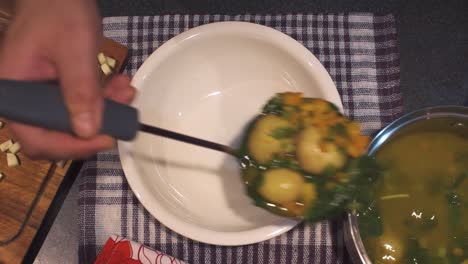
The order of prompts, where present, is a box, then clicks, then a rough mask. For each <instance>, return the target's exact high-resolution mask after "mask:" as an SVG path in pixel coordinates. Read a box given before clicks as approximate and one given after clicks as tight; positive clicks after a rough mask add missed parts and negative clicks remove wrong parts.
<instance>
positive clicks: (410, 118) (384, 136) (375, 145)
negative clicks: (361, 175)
mask: <svg viewBox="0 0 468 264" xmlns="http://www.w3.org/2000/svg"><path fill="white" fill-rule="evenodd" d="M443 117H461V118H463V119H467V120H468V107H467V106H459V105H438V106H430V107H425V108H421V109H417V110H414V111H412V112H409V113H406V114H404V115H402V116H400V117H399V118H397V119H395V120H394V121H392V122H390V123H389V124H388V125H386V126H385V127H384V128H383V129H381V130H380V131H379V132H378V133H377V134H376V135H375V137H374V138H373V139H372V141H371V142H370V143H369V147H368V154H369V155H373V154H374V153H375V152H376V151H377V150H378V149H379V147H380V146H382V145H383V144H384V143H385V142H387V141H388V140H389V139H390V138H392V136H393V135H394V134H395V133H396V132H397V131H399V130H400V129H401V128H403V127H406V126H407V125H409V124H412V123H414V122H417V121H421V120H428V119H433V118H443ZM343 226H344V227H343V229H344V240H345V245H346V248H347V250H348V252H349V254H350V256H351V260H352V261H353V263H356V264H358V263H359V264H361V263H362V264H371V263H372V261H371V260H370V258H369V256H368V255H367V252H366V249H365V247H364V243H363V241H362V238H361V234H360V232H359V227H358V220H357V216H356V215H355V214H353V213H346V215H345V217H344V223H343Z"/></svg>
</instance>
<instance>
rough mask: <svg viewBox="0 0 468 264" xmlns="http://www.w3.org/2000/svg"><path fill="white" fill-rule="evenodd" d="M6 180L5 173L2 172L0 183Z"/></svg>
mask: <svg viewBox="0 0 468 264" xmlns="http://www.w3.org/2000/svg"><path fill="white" fill-rule="evenodd" d="M3 179H5V174H3V172H0V182H1V181H2V180H3Z"/></svg>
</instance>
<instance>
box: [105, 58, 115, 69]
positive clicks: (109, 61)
mask: <svg viewBox="0 0 468 264" xmlns="http://www.w3.org/2000/svg"><path fill="white" fill-rule="evenodd" d="M106 63H107V65H109V66H110V67H111V68H115V65H116V64H117V61H116V60H115V59H114V58H111V57H107V56H106Z"/></svg>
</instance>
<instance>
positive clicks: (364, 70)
mask: <svg viewBox="0 0 468 264" xmlns="http://www.w3.org/2000/svg"><path fill="white" fill-rule="evenodd" d="M216 21H248V22H253V23H258V24H262V25H266V26H269V27H272V28H275V29H277V30H280V31H282V32H284V33H286V34H288V35H290V36H291V37H293V38H294V39H296V40H298V41H299V42H300V43H302V44H303V45H304V46H305V47H306V48H308V49H309V50H310V51H311V52H312V53H313V54H314V55H315V56H316V57H317V58H318V59H319V60H320V61H321V62H322V64H323V65H324V66H325V68H326V69H327V70H328V72H329V73H330V75H331V77H332V79H333V80H334V82H335V84H336V86H337V88H338V91H339V93H340V95H341V99H342V102H343V105H344V109H345V114H346V115H348V116H349V117H351V118H352V119H354V120H357V121H359V122H361V123H362V125H363V128H364V131H365V132H366V133H367V134H373V133H374V132H375V131H377V130H379V129H380V128H382V127H383V126H384V125H386V124H387V123H389V122H390V121H392V120H393V119H395V118H396V117H398V116H399V115H400V114H401V112H402V100H401V94H400V90H399V57H398V50H397V35H396V29H395V20H394V17H393V16H392V15H374V14H370V13H358V14H329V15H320V14H317V15H315V14H294V15H238V16H225V15H204V16H201V15H167V16H145V17H110V18H105V19H104V21H103V28H104V34H105V35H106V36H107V37H110V38H112V39H114V40H116V41H118V42H120V43H122V44H124V45H126V46H127V47H129V48H130V58H129V62H128V65H127V69H126V71H127V73H129V74H130V75H133V74H134V73H135V72H136V70H137V69H138V67H139V66H140V65H141V64H142V63H143V61H144V60H145V59H146V58H147V57H148V56H149V55H150V54H151V53H152V52H153V51H154V50H155V49H156V48H158V47H159V46H160V45H161V44H163V43H164V42H165V41H167V40H169V39H170V38H172V37H173V36H175V35H177V34H179V33H181V32H183V31H185V30H188V29H190V28H192V27H195V26H198V25H202V24H206V23H212V22H216ZM80 181H81V183H80V194H79V212H80V214H79V217H80V219H79V220H80V221H79V223H80V238H79V240H80V248H79V258H80V263H92V262H93V261H94V260H95V258H96V255H97V253H98V252H99V251H100V250H101V248H102V246H103V245H104V243H105V241H106V240H107V238H108V237H109V236H110V235H112V234H118V235H120V236H123V237H127V238H129V239H131V240H135V241H138V242H140V243H143V244H145V245H147V246H149V247H152V248H156V249H158V250H160V251H163V252H165V253H167V254H169V255H172V256H174V257H176V258H178V259H181V260H184V261H186V262H188V263H281V264H283V263H284V264H286V263H288V264H289V263H346V262H347V254H346V249H345V246H344V242H343V234H342V231H341V223H340V222H338V221H336V222H330V221H324V222H321V223H319V224H315V225H310V224H301V225H299V226H297V227H296V228H294V229H292V230H291V231H289V232H287V233H285V234H283V235H281V236H278V237H276V238H274V239H271V240H269V241H265V242H262V243H258V244H253V245H247V246H239V247H221V246H213V245H207V244H203V243H199V242H196V241H192V240H190V239H188V238H185V237H183V236H181V235H179V234H177V233H175V232H173V231H172V230H169V229H168V228H166V227H165V226H163V225H162V224H161V223H159V222H158V221H157V220H156V219H154V218H153V217H152V216H151V215H150V214H149V213H148V212H147V211H146V210H145V209H144V208H143V207H142V205H141V204H140V203H139V202H138V200H137V198H136V197H135V196H134V195H133V193H132V191H131V190H130V188H129V186H128V184H127V182H126V180H125V177H124V173H123V170H122V167H121V164H120V161H119V156H118V153H117V151H116V150H114V151H110V152H104V153H99V154H98V155H97V156H96V157H95V158H93V159H90V160H88V161H87V162H86V163H85V165H84V167H83V169H82V171H81V175H80Z"/></svg>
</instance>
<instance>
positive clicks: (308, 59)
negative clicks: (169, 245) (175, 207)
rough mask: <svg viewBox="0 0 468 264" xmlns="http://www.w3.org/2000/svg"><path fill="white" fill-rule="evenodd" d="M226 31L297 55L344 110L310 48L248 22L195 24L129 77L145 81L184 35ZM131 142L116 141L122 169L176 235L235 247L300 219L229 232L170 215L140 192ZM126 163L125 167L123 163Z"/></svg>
mask: <svg viewBox="0 0 468 264" xmlns="http://www.w3.org/2000/svg"><path fill="white" fill-rule="evenodd" d="M229 30H231V31H232V32H235V33H237V32H239V33H243V34H247V36H248V35H249V34H251V35H252V36H255V37H256V38H259V37H260V38H261V40H263V41H265V40H266V41H271V43H272V44H273V45H275V46H278V47H279V48H281V49H284V50H285V51H287V52H288V53H290V54H291V56H292V57H294V58H297V59H298V63H301V66H303V67H309V68H305V69H309V70H308V71H309V72H310V69H311V68H313V70H314V73H313V76H314V77H315V78H318V80H317V82H318V83H320V85H321V86H323V87H324V89H328V90H329V92H330V94H329V95H328V96H329V97H330V98H329V99H331V100H333V101H334V102H335V103H338V102H339V104H338V105H337V107H338V108H339V109H340V111H343V105H342V102H341V98H340V96H339V93H338V91H337V88H336V86H335V84H334V82H333V80H332V79H331V76H330V75H329V73H328V72H327V71H326V69H325V68H324V67H323V65H322V64H321V63H320V61H319V60H318V59H317V58H316V57H315V56H314V55H313V54H312V53H311V51H310V50H308V49H307V48H306V47H304V46H303V45H302V44H301V43H299V42H298V41H296V40H295V39H293V38H292V37H290V36H288V35H286V34H284V33H283V32H281V31H278V30H276V29H273V28H271V27H267V26H263V25H259V24H255V23H250V22H237V21H227V22H215V23H210V24H205V25H202V26H198V27H195V28H192V29H189V30H187V31H185V32H182V33H180V34H178V35H177V36H175V37H173V38H172V39H170V40H168V41H167V42H165V43H164V44H163V45H161V46H160V47H159V48H157V49H156V50H155V51H154V52H153V53H152V54H151V55H150V56H149V57H148V58H147V59H146V60H145V61H144V62H143V64H142V65H141V66H140V68H139V69H138V70H137V72H136V73H135V75H134V77H133V79H132V85H133V86H134V87H135V88H136V89H137V90H138V89H139V87H141V86H142V85H143V84H144V82H145V79H146V78H147V75H148V74H150V72H151V70H152V68H153V67H154V66H155V65H158V63H160V62H161V61H162V60H164V59H165V58H166V57H167V56H168V55H169V54H170V53H171V52H172V51H173V50H174V48H176V47H177V45H178V44H179V43H180V42H183V41H185V40H186V39H187V38H189V37H197V36H198V35H199V34H201V33H206V34H216V33H215V32H218V33H221V34H224V33H225V32H228V31H229ZM299 59H300V60H299ZM131 144H132V143H131V142H124V141H119V142H118V152H119V155H120V158H121V163H122V168H123V169H124V174H125V177H126V179H127V181H128V184H129V186H130V188H131V190H132V191H133V192H134V194H135V196H136V197H137V199H138V200H139V202H140V203H141V204H142V205H143V207H144V208H146V209H147V210H148V212H149V213H150V214H151V215H152V216H153V217H155V218H156V219H157V220H158V221H159V222H161V223H162V224H163V225H164V226H166V227H168V228H169V229H171V230H173V231H174V232H176V233H178V234H181V235H183V236H185V237H187V238H190V239H192V240H195V241H200V242H203V243H207V244H213V245H222V246H238V245H248V244H253V243H258V242H261V241H265V240H268V239H271V238H274V237H276V236H278V235H280V234H283V233H285V232H287V231H289V230H290V229H292V228H293V227H295V226H296V225H297V224H299V223H300V221H297V220H296V219H286V220H285V222H283V223H284V224H281V225H274V226H273V225H270V226H262V227H259V228H254V229H250V230H248V231H239V232H228V231H215V230H208V229H206V228H202V227H200V226H196V225H193V224H190V223H188V222H185V221H182V220H181V219H178V218H177V217H175V216H173V215H172V214H171V213H170V212H169V210H167V209H165V208H163V206H162V205H158V204H151V203H150V202H149V200H148V199H145V196H148V194H145V193H144V191H142V190H143V189H144V188H143V186H142V183H141V182H139V181H138V180H137V179H136V178H137V175H138V173H137V171H136V169H135V168H131V167H133V165H132V166H128V164H131V163H132V162H133V161H131V157H129V156H130V155H128V154H126V152H128V151H127V150H129V149H131ZM126 164H127V166H125V165H126Z"/></svg>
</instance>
